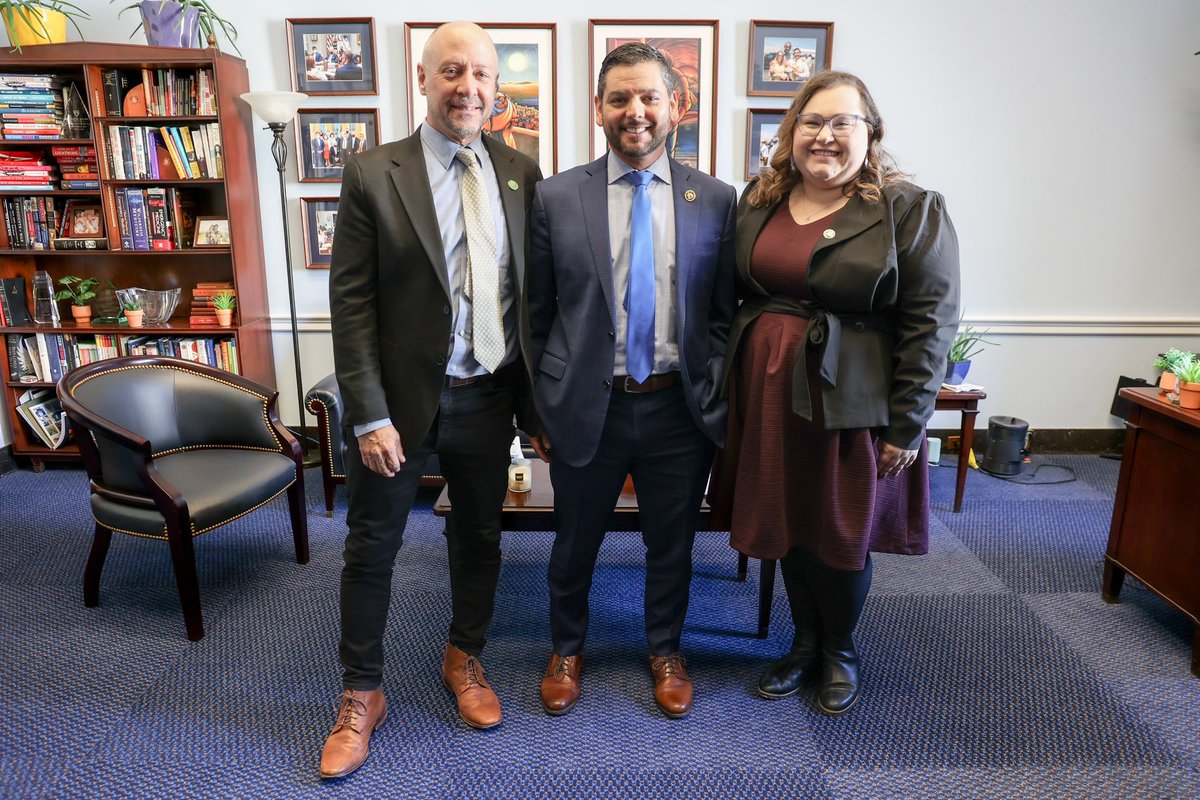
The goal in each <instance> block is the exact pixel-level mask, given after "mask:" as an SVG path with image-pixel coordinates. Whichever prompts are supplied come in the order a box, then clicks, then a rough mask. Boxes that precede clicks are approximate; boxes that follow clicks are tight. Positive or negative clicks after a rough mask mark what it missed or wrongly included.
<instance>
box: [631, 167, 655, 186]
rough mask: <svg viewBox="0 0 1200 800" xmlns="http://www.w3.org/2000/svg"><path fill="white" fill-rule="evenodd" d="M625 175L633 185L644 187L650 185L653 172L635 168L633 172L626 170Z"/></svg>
mask: <svg viewBox="0 0 1200 800" xmlns="http://www.w3.org/2000/svg"><path fill="white" fill-rule="evenodd" d="M625 177H626V178H628V179H629V182H630V183H632V184H633V185H634V186H635V187H637V188H639V189H644V188H646V187H647V186H649V185H650V181H652V180H654V173H653V172H651V171H650V170H648V169H635V170H634V171H633V172H626V173H625Z"/></svg>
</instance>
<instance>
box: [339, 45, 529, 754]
mask: <svg viewBox="0 0 1200 800" xmlns="http://www.w3.org/2000/svg"><path fill="white" fill-rule="evenodd" d="M417 81H418V85H419V89H420V92H421V94H423V95H424V96H425V97H426V99H427V101H428V104H429V111H428V113H427V115H426V118H425V122H424V124H423V125H421V127H420V128H419V129H418V130H417V132H416V133H414V134H413V135H412V136H410V137H408V138H407V139H403V140H401V141H398V142H392V143H389V144H386V145H383V146H381V147H377V148H374V149H373V150H368V151H367V152H366V153H363V154H361V155H359V156H357V157H355V158H352V159H351V160H350V162H349V163H348V164H347V165H346V168H345V174H344V175H343V177H342V195H341V199H340V201H339V203H338V231H337V237H336V239H335V241H334V246H333V260H332V265H331V270H330V281H329V304H330V312H331V318H332V327H333V355H334V365H335V370H336V373H337V380H338V386H339V388H340V389H341V394H342V402H343V404H344V406H345V417H344V418H345V424H346V427H347V428H348V431H347V433H348V435H347V437H346V439H347V441H348V442H349V450H350V452H349V453H348V454H347V458H346V486H347V489H348V492H349V500H350V508H349V513H348V515H347V523H348V527H349V532H348V534H347V536H346V547H345V552H344V562H345V565H344V567H343V569H342V579H341V622H342V634H341V642H340V645H339V655H340V657H341V662H342V670H343V671H342V686H343V691H342V696H341V700H340V703H339V705H338V712H337V719H336V721H335V723H334V727H333V730H332V732H331V733H330V734H329V737H328V739H327V740H326V742H325V748H324V751H323V752H322V754H321V767H320V773H321V777H323V778H337V777H341V776H344V775H348V774H350V773H351V772H353V771H354V770H356V769H358V767H359V766H361V765H362V763H363V762H364V761H365V760H366V758H367V754H368V751H369V743H370V738H371V734H372V732H373V731H375V730H376V729H378V728H379V727H380V726H381V725H383V723H384V721H385V720H386V719H387V701H386V700H385V698H384V692H383V689H382V688H381V686H382V684H383V662H384V655H383V638H384V631H385V629H386V624H387V615H388V605H389V601H390V599H391V582H392V581H391V579H392V565H393V562H394V561H395V557H396V553H397V551H398V550H399V548H400V543H401V539H402V535H403V532H404V526H405V523H406V521H407V519H408V514H409V511H410V510H411V508H412V504H413V499H414V497H415V496H416V493H417V488H418V485H419V482H420V478H421V472H422V467H423V466H424V464H425V462H426V460H427V459H428V458H429V457H430V456H431V455H433V454H436V455H437V457H438V460H439V463H440V465H441V470H442V474H443V475H445V477H446V481H447V483H448V484H449V491H450V497H451V498H452V500H453V511H452V513H451V516H450V519H449V521H448V524H447V526H446V539H447V546H448V548H449V562H450V614H449V617H450V625H449V631H448V635H447V643H446V647H445V651H444V653H443V657H442V682H443V683H444V685H445V686H446V688H447V689H448V690H449V691H450V692H451V693H453V695H454V698H455V701H456V703H457V707H458V713H459V716H460V717H461V719H462V721H463V722H465V723H466V724H467V725H470V726H471V727H473V728H490V727H493V726H495V725H499V724H500V721H501V712H500V702H499V700H498V698H497V696H496V693H495V692H494V691H493V690H492V687H491V686H490V685H489V684H488V682H487V680H486V679H485V678H484V671H483V665H482V663H481V662H480V655H481V653H482V651H483V647H484V642H485V634H486V633H487V630H488V627H489V625H490V624H491V621H492V612H493V607H494V604H495V593H496V581H497V579H498V577H499V572H500V510H501V506H502V505H503V502H504V496H505V491H506V488H507V466H508V463H509V455H508V450H509V444H510V443H511V442H512V439H513V435H514V426H513V422H514V416H515V417H516V420H517V422H518V424H520V425H521V427H523V428H525V427H526V426H527V424H528V425H529V426H530V427H529V429H530V430H536V429H537V428H536V424H534V423H532V421H529V419H528V415H529V414H530V413H532V412H531V411H530V409H531V404H530V399H529V398H530V390H529V385H530V379H529V372H528V370H527V368H526V362H527V359H526V357H525V354H526V353H527V352H528V351H529V342H528V341H527V336H524V335H522V333H521V331H522V329H523V328H524V329H526V330H527V328H525V326H523V325H521V324H520V320H521V318H522V316H523V315H524V314H525V310H524V308H523V301H522V297H523V294H524V283H525V239H526V212H527V210H528V208H529V206H530V203H531V201H532V197H533V187H534V184H536V183H537V182H538V181H539V180H540V179H541V173H540V172H539V170H538V167H537V164H536V163H534V162H533V161H532V160H531V159H529V158H528V157H527V156H524V155H522V154H520V153H518V152H517V151H515V150H513V149H511V148H509V147H506V146H505V145H504V144H502V143H501V142H499V141H497V140H495V139H492V138H489V137H483V136H481V135H480V130H481V128H482V127H483V124H484V122H485V121H486V120H487V119H488V117H489V116H490V115H491V113H492V107H493V101H494V100H495V97H496V91H497V88H498V86H499V69H498V59H497V56H496V48H495V46H494V45H493V44H492V41H491V39H489V38H488V35H487V33H485V32H484V31H483V29H482V28H480V27H479V26H477V25H474V24H471V23H466V22H455V23H449V24H446V25H443V26H441V27H440V28H438V29H437V30H436V31H435V32H434V34H433V35H432V36H431V37H430V39H429V42H428V44H427V45H426V46H425V50H424V52H423V53H422V56H421V63H420V64H419V65H418V67H417ZM385 300H386V304H385V302H384V301H385ZM400 612H401V613H419V614H421V615H427V614H428V613H429V609H428V608H425V607H422V608H420V609H401V610H400ZM394 655H399V656H400V657H412V658H430V659H432V658H434V657H435V655H434V654H433V653H423V652H420V651H419V650H416V649H409V648H405V649H404V650H403V651H402V652H401V653H398V654H394Z"/></svg>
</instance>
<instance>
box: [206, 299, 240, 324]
mask: <svg viewBox="0 0 1200 800" xmlns="http://www.w3.org/2000/svg"><path fill="white" fill-rule="evenodd" d="M212 304H213V310H214V311H216V313H217V324H218V325H220V326H221V327H222V328H228V327H229V326H230V325H232V324H233V308H234V306H236V305H237V298H236V297H234V294H233V292H218V293H217V294H214V295H213V298H212Z"/></svg>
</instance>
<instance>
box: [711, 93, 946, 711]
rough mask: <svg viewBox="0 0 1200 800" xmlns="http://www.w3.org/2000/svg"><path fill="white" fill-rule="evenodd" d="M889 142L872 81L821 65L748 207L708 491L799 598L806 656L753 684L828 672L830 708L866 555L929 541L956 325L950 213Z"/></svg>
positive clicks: (846, 701) (867, 579) (798, 646)
mask: <svg viewBox="0 0 1200 800" xmlns="http://www.w3.org/2000/svg"><path fill="white" fill-rule="evenodd" d="M883 133H884V125H883V119H882V118H881V117H880V115H879V111H878V109H877V108H876V106H875V101H874V100H873V99H872V98H871V95H870V93H869V92H868V91H867V87H866V86H865V85H864V84H863V83H862V81H861V80H859V79H858V78H857V77H855V76H854V75H850V74H849V73H845V72H822V73H819V74H817V75H816V76H815V77H813V78H812V79H811V80H809V81H808V82H807V83H806V84H805V85H804V86H803V87H802V88H801V89H800V91H799V92H798V93H797V95H796V97H795V99H794V100H793V102H792V104H791V107H790V108H788V110H787V113H786V114H785V115H784V118H783V122H782V123H781V124H780V126H779V130H778V136H779V146H778V147H777V148H776V149H775V152H774V153H773V154H772V156H771V159H770V167H769V169H766V170H764V171H763V172H762V173H761V174H760V175H759V177H758V178H757V179H756V180H755V181H754V182H752V183H751V184H750V185H749V186H748V187H747V188H746V191H745V193H744V194H743V196H742V198H741V202H740V204H739V206H738V220H737V245H736V252H737V269H738V288H739V292H740V296H741V300H742V303H741V306H740V309H739V311H738V316H737V318H736V319H735V320H734V324H733V330H732V331H731V332H730V337H729V352H728V354H727V356H726V371H727V376H726V377H727V389H728V391H729V394H730V413H729V431H728V437H727V443H726V447H725V450H724V451H723V452H722V453H721V454H720V455H719V457H718V465H717V467H716V475H715V477H714V481H713V490H712V497H711V498H710V499H711V501H712V504H713V508H714V513H715V514H716V515H717V518H718V519H721V518H724V519H725V521H726V522H727V523H728V525H729V529H730V531H731V534H730V541H731V544H732V546H733V547H734V548H735V549H737V550H738V551H740V552H742V553H745V554H747V555H749V556H752V557H755V558H761V559H779V561H780V565H781V570H782V572H783V579H784V584H785V586H786V588H787V594H788V603H789V605H790V607H791V612H792V620H793V622H794V623H795V635H794V637H793V640H792V646H791V649H790V651H789V652H788V653H787V654H785V655H784V656H783V657H782V658H780V659H779V660H778V661H775V662H774V663H772V664H771V665H770V666H768V667H767V670H766V672H764V673H763V675H762V677H761V678H760V679H759V682H758V693H759V694H760V695H761V696H763V697H765V698H768V699H778V698H783V697H788V696H790V695H792V694H795V693H796V692H798V691H799V690H800V689H801V687H802V686H803V685H804V684H805V683H806V682H808V681H815V682H816V684H817V686H816V690H815V695H816V704H817V707H818V708H819V709H820V710H821V711H823V712H824V713H826V714H840V713H842V712H844V711H846V710H847V709H849V708H850V706H851V705H853V704H854V701H855V700H856V699H857V697H858V692H859V685H860V682H859V655H858V651H857V649H856V647H855V642H854V637H853V632H854V628H855V625H856V624H857V623H858V619H859V615H860V614H861V612H862V609H863V605H864V603H865V601H866V598H867V592H868V590H869V588H870V585H871V558H870V553H872V552H881V553H905V554H914V555H915V554H922V553H925V552H926V551H927V549H928V546H929V485H928V477H929V476H928V470H927V468H926V466H925V444H924V441H925V433H924V430H925V423H926V421H927V420H928V419H929V416H930V415H931V414H932V413H933V405H934V400H935V398H936V396H937V392H938V388H939V387H940V385H941V382H942V378H943V374H944V372H945V364H946V352H947V350H948V348H949V346H950V341H951V340H952V339H953V337H954V333H955V328H956V322H957V319H958V242H957V239H956V237H955V234H954V227H953V226H952V225H951V223H950V218H949V216H948V215H947V213H946V209H945V203H944V201H943V200H942V197H941V195H939V194H937V193H936V192H932V191H927V190H925V189H922V188H920V187H919V186H915V185H913V184H912V183H909V182H908V181H906V180H905V176H904V174H903V173H901V172H900V171H899V170H898V169H897V168H896V166H895V164H894V162H893V161H892V159H891V157H890V156H889V155H888V154H887V152H886V151H885V150H884V149H883V145H882V141H883Z"/></svg>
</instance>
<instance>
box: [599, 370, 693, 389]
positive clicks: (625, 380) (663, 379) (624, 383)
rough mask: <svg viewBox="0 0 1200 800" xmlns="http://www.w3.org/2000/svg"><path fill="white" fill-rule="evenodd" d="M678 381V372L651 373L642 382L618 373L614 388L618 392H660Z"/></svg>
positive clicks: (614, 379)
mask: <svg viewBox="0 0 1200 800" xmlns="http://www.w3.org/2000/svg"><path fill="white" fill-rule="evenodd" d="M677 383H679V373H678V372H664V373H662V374H660V375H651V376H650V377H648V378H646V380H644V381H642V382H641V383H638V382H637V381H635V380H634V379H633V378H632V377H631V376H629V375H617V376H616V377H615V378H613V388H614V389H616V390H617V391H618V392H629V393H630V394H646V393H647V392H658V391H661V390H663V389H669V388H670V387H672V386H674V385H675V384H677Z"/></svg>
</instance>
